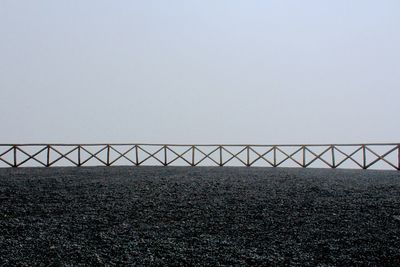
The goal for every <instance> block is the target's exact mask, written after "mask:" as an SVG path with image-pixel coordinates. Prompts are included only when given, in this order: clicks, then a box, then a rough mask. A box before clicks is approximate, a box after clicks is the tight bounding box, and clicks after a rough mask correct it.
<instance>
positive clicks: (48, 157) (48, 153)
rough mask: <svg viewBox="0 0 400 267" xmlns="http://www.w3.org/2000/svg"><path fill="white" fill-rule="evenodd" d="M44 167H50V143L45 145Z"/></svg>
mask: <svg viewBox="0 0 400 267" xmlns="http://www.w3.org/2000/svg"><path fill="white" fill-rule="evenodd" d="M46 167H50V145H47V161H46Z"/></svg>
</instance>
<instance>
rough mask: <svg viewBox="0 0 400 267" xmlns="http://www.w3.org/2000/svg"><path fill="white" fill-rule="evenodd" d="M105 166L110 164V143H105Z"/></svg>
mask: <svg viewBox="0 0 400 267" xmlns="http://www.w3.org/2000/svg"><path fill="white" fill-rule="evenodd" d="M107 166H110V145H107Z"/></svg>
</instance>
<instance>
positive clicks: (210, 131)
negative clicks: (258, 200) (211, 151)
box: [0, 0, 400, 144]
mask: <svg viewBox="0 0 400 267" xmlns="http://www.w3.org/2000/svg"><path fill="white" fill-rule="evenodd" d="M399 14H400V2H399V1H397V0H393V1H389V0H387V1H361V0H360V1H344V0H343V1H341V0H340V1H317V0H316V1H244V0H243V1H232V0H230V1H228V0H226V1H215V0H214V1H207V0H202V1H174V0H171V1H161V0H160V1H122V0H121V1H98V0H96V1H94V0H93V1H53V0H52V1H50V0H48V1H15V0H2V1H0V129H1V131H0V143H26V142H46V143H47V142H64V143H80V142H90V143H94V142H149V143H260V144H273V143H351V142H357V143H359V142H399V140H400V137H399V133H400V124H399V123H398V114H399V110H400V108H399V103H400V49H399V48H400V15H399Z"/></svg>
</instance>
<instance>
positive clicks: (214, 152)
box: [0, 143, 400, 170]
mask: <svg viewBox="0 0 400 267" xmlns="http://www.w3.org/2000/svg"><path fill="white" fill-rule="evenodd" d="M316 163H319V165H318V164H316ZM349 163H350V165H349ZM146 164H147V165H162V166H168V165H175V164H180V165H188V166H199V165H207V166H212V165H214V166H227V165H232V164H234V165H235V166H238V165H241V166H248V167H250V166H266V167H267V166H269V167H280V166H285V165H288V164H289V165H290V164H291V166H298V167H303V168H306V167H313V166H315V165H318V166H317V167H329V168H338V167H350V168H354V167H356V168H361V169H369V168H371V167H375V166H377V167H380V168H390V169H396V170H400V144H399V143H375V144H308V145H303V144H299V145H297V144H294V145H215V144H212V145H206V144H202V145H183V144H0V167H21V166H32V165H34V166H43V167H51V166H69V165H70V166H77V167H79V166H89V165H105V166H114V165H133V166H140V165H146ZM382 164H383V165H382ZM378 165H380V166H378Z"/></svg>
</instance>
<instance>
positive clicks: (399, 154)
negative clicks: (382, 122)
mask: <svg viewBox="0 0 400 267" xmlns="http://www.w3.org/2000/svg"><path fill="white" fill-rule="evenodd" d="M397 170H399V171H400V144H398V145H397Z"/></svg>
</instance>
